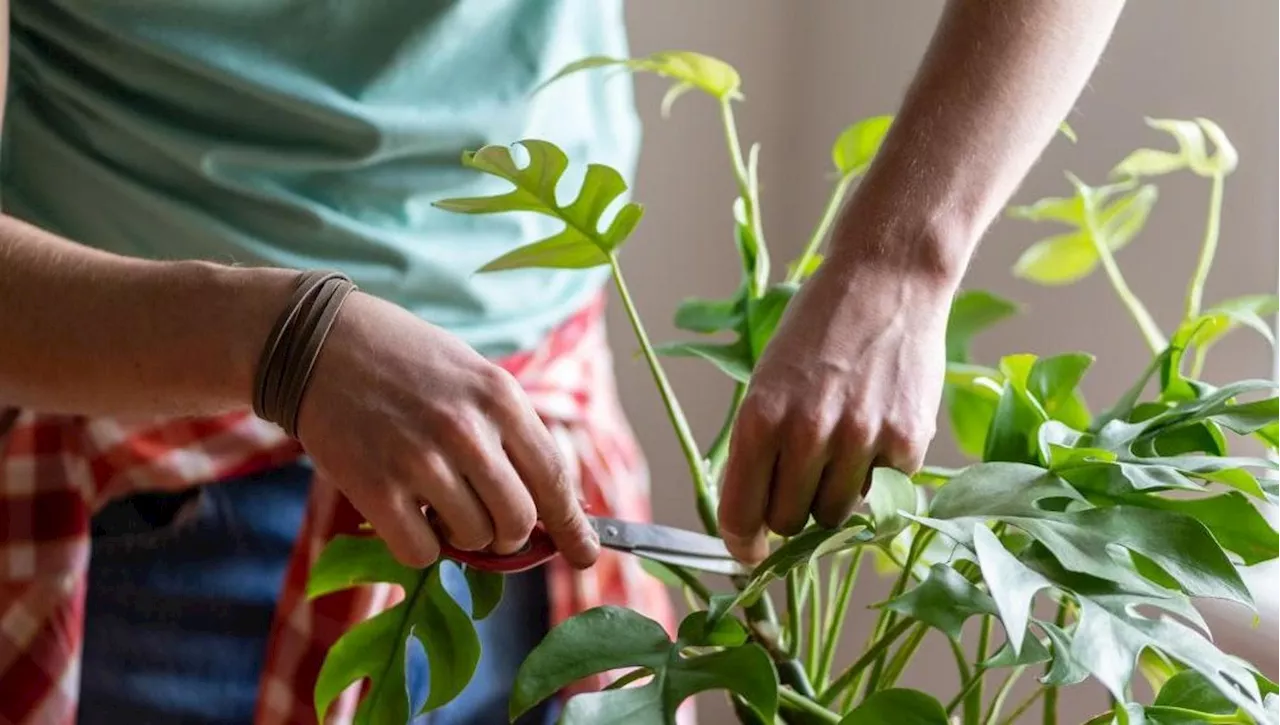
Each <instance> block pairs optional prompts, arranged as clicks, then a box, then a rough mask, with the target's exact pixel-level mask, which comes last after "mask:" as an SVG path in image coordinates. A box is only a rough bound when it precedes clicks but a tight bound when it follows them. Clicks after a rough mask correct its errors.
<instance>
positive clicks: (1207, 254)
mask: <svg viewBox="0 0 1280 725" xmlns="http://www.w3.org/2000/svg"><path fill="white" fill-rule="evenodd" d="M1225 183H1226V177H1225V176H1224V175H1223V174H1222V173H1217V174H1214V175H1213V186H1212V187H1211V188H1210V190H1209V219H1208V221H1207V222H1206V223H1205V230H1204V244H1203V245H1201V247H1200V259H1199V260H1198V261H1197V262H1196V271H1195V274H1193V275H1192V276H1191V285H1190V286H1189V287H1187V308H1186V314H1185V317H1186V319H1188V320H1190V319H1192V318H1194V317H1195V316H1196V315H1199V314H1200V303H1201V300H1202V299H1203V298H1204V284H1205V281H1206V280H1208V279H1209V269H1210V268H1211V267H1213V256H1214V255H1215V254H1216V253H1217V251H1218V232H1219V230H1220V229H1221V227H1222V192H1223V186H1224V185H1225Z"/></svg>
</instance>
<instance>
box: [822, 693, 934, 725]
mask: <svg viewBox="0 0 1280 725" xmlns="http://www.w3.org/2000/svg"><path fill="white" fill-rule="evenodd" d="M840 725H949V721H948V720H947V711H946V710H944V709H943V708H942V703H940V702H938V700H937V699H936V698H934V697H933V696H931V695H927V694H925V693H923V692H920V691H919V690H908V689H905V688H894V689H889V690H880V691H879V692H874V693H872V694H871V695H869V696H867V698H866V699H865V700H863V701H862V704H860V705H858V706H857V707H856V708H854V709H853V711H852V712H850V713H849V714H848V715H845V716H844V719H843V720H841V721H840Z"/></svg>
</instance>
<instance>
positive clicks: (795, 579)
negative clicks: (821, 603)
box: [786, 569, 804, 657]
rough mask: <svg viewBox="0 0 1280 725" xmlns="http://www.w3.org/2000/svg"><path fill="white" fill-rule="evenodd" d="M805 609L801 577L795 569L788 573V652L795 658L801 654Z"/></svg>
mask: <svg viewBox="0 0 1280 725" xmlns="http://www.w3.org/2000/svg"><path fill="white" fill-rule="evenodd" d="M803 608H804V607H803V606H802V605H801V603H800V576H799V575H798V574H796V571H795V569H792V570H791V571H789V572H787V643H786V644H787V652H788V653H789V654H790V655H791V656H792V657H795V656H796V655H798V654H799V653H800V615H801V610H802V609H803Z"/></svg>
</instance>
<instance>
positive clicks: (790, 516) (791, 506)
mask: <svg viewBox="0 0 1280 725" xmlns="http://www.w3.org/2000/svg"><path fill="white" fill-rule="evenodd" d="M786 430H787V435H786V436H785V437H784V439H783V440H784V441H785V445H784V446H783V448H782V451H781V452H780V453H779V454H778V467H777V470H776V472H775V476H774V479H773V482H772V485H771V486H770V496H769V510H768V513H767V514H766V516H765V520H766V521H767V522H768V524H769V528H770V529H772V530H773V531H774V532H776V533H778V534H781V535H782V536H795V535H796V534H798V533H800V532H801V531H802V530H804V527H805V524H807V523H809V511H810V509H811V508H812V507H813V497H814V494H816V493H817V491H818V482H819V480H820V479H821V478H822V471H823V468H824V467H825V466H826V464H827V451H826V448H827V440H828V439H829V438H830V432H829V431H828V430H827V426H826V425H825V424H824V423H823V422H822V420H821V419H820V418H819V417H817V416H815V415H813V414H812V413H808V414H806V415H805V416H798V417H795V418H792V419H790V420H789V421H788V425H787V427H786Z"/></svg>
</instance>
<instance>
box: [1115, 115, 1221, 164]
mask: <svg viewBox="0 0 1280 725" xmlns="http://www.w3.org/2000/svg"><path fill="white" fill-rule="evenodd" d="M1147 125H1148V126H1150V127H1151V128H1154V129H1157V130H1160V131H1164V132H1165V133H1168V134H1169V135H1171V136H1173V138H1174V140H1175V141H1177V143H1178V150H1177V152H1176V153H1175V152H1169V151H1159V150H1156V149H1138V150H1137V151H1134V152H1133V153H1131V154H1129V156H1127V157H1126V158H1125V159H1124V160H1123V161H1121V162H1120V163H1119V164H1117V165H1116V167H1115V168H1114V169H1112V170H1111V175H1112V177H1115V178H1138V177H1145V176H1160V175H1163V174H1168V173H1172V172H1174V171H1180V170H1182V169H1190V170H1191V171H1192V172H1194V173H1195V174H1197V175H1199V176H1215V175H1219V174H1221V175H1224V176H1225V175H1227V174H1230V173H1231V172H1232V171H1235V168H1236V165H1237V163H1238V161H1239V157H1238V155H1237V154H1236V150H1235V147H1234V146H1232V145H1231V142H1230V141H1229V140H1228V139H1227V135H1226V134H1225V133H1224V132H1223V131H1222V128H1220V127H1219V126H1218V124H1216V123H1214V122H1213V121H1210V120H1209V119H1207V118H1197V119H1196V120H1195V121H1183V120H1176V119H1154V118H1148V119H1147ZM1206 136H1207V137H1208V139H1209V140H1210V141H1211V142H1213V145H1214V147H1215V148H1214V154H1213V155H1212V156H1210V155H1209V154H1208V152H1207V151H1206V147H1205V137H1206Z"/></svg>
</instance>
